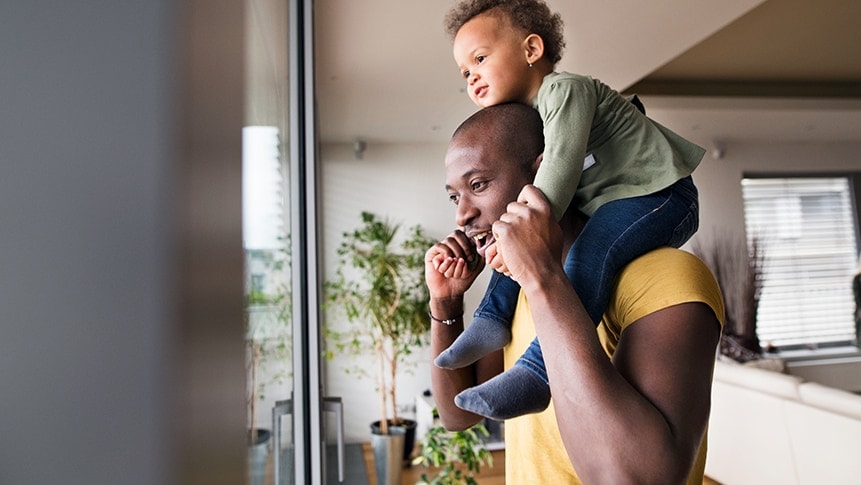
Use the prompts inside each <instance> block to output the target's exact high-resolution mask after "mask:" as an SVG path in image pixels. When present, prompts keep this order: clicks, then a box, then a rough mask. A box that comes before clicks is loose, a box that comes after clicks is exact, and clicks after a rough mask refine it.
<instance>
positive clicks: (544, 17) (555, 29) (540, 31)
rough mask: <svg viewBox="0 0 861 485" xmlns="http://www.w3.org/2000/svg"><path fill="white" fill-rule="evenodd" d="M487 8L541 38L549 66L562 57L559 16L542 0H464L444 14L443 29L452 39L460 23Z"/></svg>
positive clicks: (560, 19)
mask: <svg viewBox="0 0 861 485" xmlns="http://www.w3.org/2000/svg"><path fill="white" fill-rule="evenodd" d="M489 10H495V12H493V13H494V14H496V13H497V12H498V13H499V14H501V15H504V16H506V17H507V18H508V19H509V20H510V21H511V24H512V25H514V26H515V27H516V28H519V29H522V30H523V31H525V32H527V33H534V34H537V35H539V36H540V37H541V39H542V40H544V57H545V58H546V59H547V60H549V61H550V63H551V64H552V65H554V66H555V65H556V63H558V62H559V61H560V60H561V59H562V50H563V49H564V48H565V39H564V38H563V36H562V17H561V16H560V15H559V14H558V13H553V12H551V11H550V8H549V7H548V6H547V4H546V3H544V1H543V0H464V1H462V2H460V3H459V4H457V5H456V6H454V7H453V8H452V9H451V10H449V12H448V13H447V14H446V16H445V22H444V24H445V31H446V33H447V34H448V35H449V38H451V39H452V40H454V38H455V36H456V35H457V31H458V30H460V28H461V27H463V24H465V23H467V22H469V21H470V20H472V19H473V18H474V17H476V16H478V15H480V14H483V13H485V12H487V11H489Z"/></svg>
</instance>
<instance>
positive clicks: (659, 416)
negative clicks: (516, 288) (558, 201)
mask: <svg viewBox="0 0 861 485" xmlns="http://www.w3.org/2000/svg"><path fill="white" fill-rule="evenodd" d="M494 232H496V233H497V235H498V236H497V245H498V246H499V253H500V255H501V256H502V257H503V258H504V261H505V264H506V265H507V267H508V268H509V271H511V273H512V276H513V277H514V278H515V279H516V280H517V281H518V282H519V283H520V284H521V287H522V288H523V291H524V292H525V294H526V298H527V300H528V301H529V305H530V309H531V311H532V316H533V319H534V322H535V329H536V333H537V335H538V339H539V341H540V342H541V348H542V351H543V355H544V360H545V363H546V365H547V373H548V377H549V380H550V387H551V392H552V395H553V403H554V408H555V410H556V415H557V422H558V423H559V427H560V432H561V435H562V440H563V442H564V443H565V447H566V451H567V452H568V455H569V458H570V459H571V462H572V464H573V465H574V468H575V469H576V470H577V473H578V475H579V476H580V478H581V479H582V480H583V481H584V482H586V483H614V484H615V483H682V482H684V480H685V478H686V477H687V475H688V473H689V471H690V468H691V466H692V464H693V462H694V459H695V456H696V453H697V450H698V447H699V443H700V440H701V438H702V436H703V433H704V431H705V428H706V424H707V421H708V410H709V399H710V390H711V375H712V370H713V365H714V352H715V347H716V345H717V341H718V338H719V334H720V325H719V323H718V321H717V319H716V317H715V315H714V314H713V313H712V311H711V309H710V308H708V307H707V306H706V305H704V304H700V303H686V304H682V305H676V306H673V307H669V308H666V309H663V310H661V311H658V312H655V313H653V314H651V315H649V316H647V317H644V318H642V319H640V320H638V321H637V322H634V323H633V324H632V325H630V326H629V327H628V329H627V330H626V331H625V332H624V333H623V335H622V336H621V338H620V342H619V346H618V348H617V351H616V353H615V355H614V360H613V361H611V360H609V359H608V358H607V357H606V354H605V353H604V350H603V348H602V347H601V345H600V342H599V341H598V338H597V335H596V332H595V327H594V324H593V323H592V321H591V320H590V318H589V317H588V315H587V314H586V312H585V310H584V309H583V306H582V304H581V302H580V300H579V298H578V297H577V295H576V293H575V292H574V290H573V289H572V288H571V285H570V282H569V281H568V278H567V277H566V276H565V274H564V272H563V271H562V268H561V265H560V264H559V262H558V257H557V255H558V252H559V246H560V245H561V242H560V241H561V234H560V232H561V231H559V228H558V225H556V224H555V221H554V220H552V218H551V215H550V211H549V205H547V203H546V200H545V199H544V198H543V196H541V194H540V192H538V191H537V190H536V189H534V188H532V187H527V188H526V189H524V191H523V192H522V193H521V198H520V199H519V203H518V204H513V205H510V206H509V211H508V212H507V213H506V214H505V215H504V216H503V217H502V218H501V221H500V222H499V223H496V224H494Z"/></svg>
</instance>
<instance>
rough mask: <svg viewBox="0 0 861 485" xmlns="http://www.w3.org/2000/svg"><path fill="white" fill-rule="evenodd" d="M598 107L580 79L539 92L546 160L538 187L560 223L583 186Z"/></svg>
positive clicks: (538, 176)
mask: <svg viewBox="0 0 861 485" xmlns="http://www.w3.org/2000/svg"><path fill="white" fill-rule="evenodd" d="M596 106H597V94H596V92H595V90H594V88H593V87H592V86H591V85H589V84H588V83H585V82H580V81H578V80H569V79H566V80H564V81H562V82H559V81H553V82H551V83H549V84H548V85H546V86H542V88H541V91H539V94H538V100H537V102H536V108H537V109H538V112H539V113H540V114H541V120H542V121H543V123H544V159H543V160H542V161H541V165H540V166H539V167H538V172H537V173H536V174H535V186H536V187H538V188H539V189H541V191H542V192H543V193H544V195H545V196H546V197H547V199H548V200H549V201H550V204H551V206H552V207H553V215H554V216H555V217H556V220H557V221H558V220H559V219H561V218H562V216H563V215H564V214H565V211H566V210H567V209H568V206H569V205H570V204H571V201H572V200H573V198H574V193H575V192H576V191H577V186H578V185H579V184H580V176H581V175H582V173H583V159H584V157H585V156H586V146H587V144H588V142H589V133H590V131H591V127H592V118H593V117H594V114H595V109H596Z"/></svg>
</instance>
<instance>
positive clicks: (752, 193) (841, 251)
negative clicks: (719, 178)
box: [742, 176, 858, 349]
mask: <svg viewBox="0 0 861 485" xmlns="http://www.w3.org/2000/svg"><path fill="white" fill-rule="evenodd" d="M852 180H853V179H852V177H848V176H847V177H791V178H754V177H749V178H745V179H744V180H742V193H743V196H744V213H745V226H746V230H747V237H748V242H749V243H752V242H753V239H754V238H755V239H756V244H757V245H758V247H760V248H762V251H763V253H764V254H763V256H764V260H763V267H762V293H761V295H760V300H759V308H758V311H757V334H758V336H759V340H760V342H761V343H762V345H768V344H771V345H774V346H777V347H779V348H784V349H785V348H793V347H796V348H800V347H807V348H815V347H819V346H830V345H841V344H848V343H855V342H856V335H855V320H854V313H855V300H854V296H853V294H852V278H853V276H854V275H855V273H856V272H857V270H858V248H857V241H856V234H857V225H856V215H855V212H856V210H855V208H856V203H855V200H854V196H853V192H854V190H853V182H852Z"/></svg>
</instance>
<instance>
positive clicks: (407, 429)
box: [371, 419, 418, 464]
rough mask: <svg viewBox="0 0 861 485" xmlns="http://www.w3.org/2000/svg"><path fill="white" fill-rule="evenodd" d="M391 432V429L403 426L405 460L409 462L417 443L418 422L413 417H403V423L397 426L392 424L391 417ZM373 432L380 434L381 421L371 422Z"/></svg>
mask: <svg viewBox="0 0 861 485" xmlns="http://www.w3.org/2000/svg"><path fill="white" fill-rule="evenodd" d="M388 422H389V432H390V433H391V429H392V428H393V427H395V428H403V430H404V461H406V462H407V463H408V464H409V463H410V460H411V459H412V454H413V449H414V448H415V445H416V425H417V424H418V423H416V422H415V421H413V420H412V419H401V423H400V424H398V425H397V426H395V425H393V424H392V420H391V419H389V420H388ZM371 433H373V434H380V422H379V421H374V422H373V423H371Z"/></svg>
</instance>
